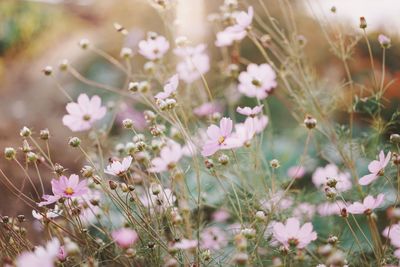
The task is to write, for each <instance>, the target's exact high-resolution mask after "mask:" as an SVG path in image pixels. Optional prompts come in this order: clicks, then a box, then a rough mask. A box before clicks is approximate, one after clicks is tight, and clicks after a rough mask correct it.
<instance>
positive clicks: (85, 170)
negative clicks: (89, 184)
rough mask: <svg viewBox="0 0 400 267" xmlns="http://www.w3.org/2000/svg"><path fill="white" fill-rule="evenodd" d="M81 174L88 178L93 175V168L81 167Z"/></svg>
mask: <svg viewBox="0 0 400 267" xmlns="http://www.w3.org/2000/svg"><path fill="white" fill-rule="evenodd" d="M81 173H82V176H83V177H85V178H90V177H92V176H93V174H94V168H93V167H92V166H89V165H86V166H83V168H82V169H81Z"/></svg>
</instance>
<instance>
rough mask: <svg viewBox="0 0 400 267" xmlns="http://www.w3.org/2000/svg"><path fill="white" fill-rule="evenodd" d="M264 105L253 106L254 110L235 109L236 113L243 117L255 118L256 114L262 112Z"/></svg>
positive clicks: (247, 108)
mask: <svg viewBox="0 0 400 267" xmlns="http://www.w3.org/2000/svg"><path fill="white" fill-rule="evenodd" d="M263 107H264V105H259V106H255V107H254V108H250V107H244V108H241V107H237V109H236V111H237V112H238V113H239V114H242V115H245V116H249V117H255V116H256V115H257V114H259V113H260V112H262V109H263Z"/></svg>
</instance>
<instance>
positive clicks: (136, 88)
mask: <svg viewBox="0 0 400 267" xmlns="http://www.w3.org/2000/svg"><path fill="white" fill-rule="evenodd" d="M128 90H129V91H130V92H132V93H136V92H138V91H139V83H138V82H130V83H129V84H128Z"/></svg>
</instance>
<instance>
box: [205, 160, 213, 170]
mask: <svg viewBox="0 0 400 267" xmlns="http://www.w3.org/2000/svg"><path fill="white" fill-rule="evenodd" d="M204 165H206V168H207V169H212V168H214V162H213V161H212V159H206V160H204Z"/></svg>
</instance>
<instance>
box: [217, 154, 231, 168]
mask: <svg viewBox="0 0 400 267" xmlns="http://www.w3.org/2000/svg"><path fill="white" fill-rule="evenodd" d="M218 162H219V163H220V164H221V165H227V164H228V163H229V157H228V155H226V154H222V155H221V156H219V157H218Z"/></svg>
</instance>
